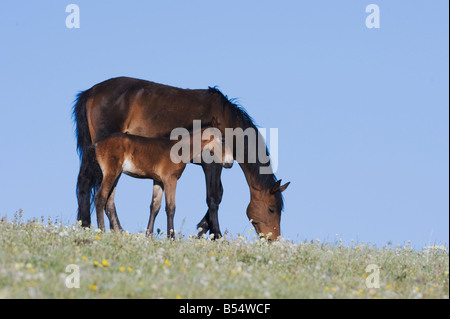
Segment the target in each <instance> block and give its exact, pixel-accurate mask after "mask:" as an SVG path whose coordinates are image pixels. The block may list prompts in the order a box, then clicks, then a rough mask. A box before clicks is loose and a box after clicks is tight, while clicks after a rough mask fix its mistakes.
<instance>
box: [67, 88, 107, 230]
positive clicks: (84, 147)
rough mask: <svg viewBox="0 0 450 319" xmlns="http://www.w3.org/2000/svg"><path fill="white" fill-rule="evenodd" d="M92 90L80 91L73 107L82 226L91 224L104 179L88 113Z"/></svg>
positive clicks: (79, 215) (79, 207)
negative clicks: (94, 206)
mask: <svg viewBox="0 0 450 319" xmlns="http://www.w3.org/2000/svg"><path fill="white" fill-rule="evenodd" d="M90 94H91V90H90V89H89V90H86V91H83V92H80V93H79V94H78V95H77V98H76V100H75V104H74V107H73V118H74V121H75V124H76V131H75V134H76V137H77V150H78V156H79V157H80V161H81V165H80V173H79V174H78V181H77V199H78V217H77V219H78V220H81V222H82V226H84V227H88V226H90V224H91V211H92V209H91V207H93V205H92V203H93V199H94V196H95V193H96V191H97V189H98V187H99V186H100V184H101V181H102V172H101V170H100V166H99V165H98V163H97V160H96V158H95V148H94V147H93V145H92V141H91V134H90V133H89V125H88V121H87V115H86V102H87V100H88V98H89V96H90Z"/></svg>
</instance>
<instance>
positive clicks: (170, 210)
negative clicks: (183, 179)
mask: <svg viewBox="0 0 450 319" xmlns="http://www.w3.org/2000/svg"><path fill="white" fill-rule="evenodd" d="M176 187H177V179H176V178H171V179H170V180H168V181H164V191H165V192H166V213H167V237H169V238H174V237H175V231H174V230H175V228H174V227H173V217H174V216H175V191H176Z"/></svg>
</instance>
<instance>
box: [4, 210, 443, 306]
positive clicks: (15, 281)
mask: <svg viewBox="0 0 450 319" xmlns="http://www.w3.org/2000/svg"><path fill="white" fill-rule="evenodd" d="M252 235H253V232H252V233H249V235H248V236H247V237H245V236H238V237H233V236H230V235H227V237H225V238H222V239H220V240H215V241H212V240H210V239H207V238H202V239H196V238H195V237H194V236H184V235H183V236H182V235H179V234H178V235H177V237H178V239H176V240H167V239H165V236H164V235H161V236H160V237H157V238H155V239H153V240H151V239H149V238H147V237H145V235H143V234H129V233H120V234H116V233H111V232H106V233H101V232H98V231H96V230H91V229H80V227H78V226H65V225H62V224H59V223H53V222H50V221H48V222H44V221H43V220H40V221H29V222H22V221H20V218H18V217H16V219H15V220H14V221H6V220H5V219H3V221H2V222H0V298H448V297H449V254H448V251H447V248H446V247H442V246H441V247H435V246H433V247H429V248H428V249H424V250H423V251H416V250H414V249H412V248H410V247H409V245H408V244H406V245H405V246H402V247H390V246H387V247H383V248H381V249H380V248H376V247H370V246H367V245H362V244H360V243H352V245H351V246H344V245H342V244H341V243H340V242H339V240H337V241H336V243H320V242H318V241H315V242H306V243H299V244H295V243H292V242H290V241H288V240H283V239H282V240H280V241H276V242H273V243H270V244H269V243H267V242H266V241H265V240H259V239H254V238H249V237H250V236H252ZM70 264H73V265H76V267H78V269H79V278H80V288H71V289H70V288H67V287H66V280H68V276H69V275H71V271H68V272H66V267H67V266H68V265H70ZM369 264H375V265H377V266H378V267H379V285H380V287H379V288H367V286H366V281H370V279H371V276H373V275H374V274H375V273H372V272H370V271H369V272H366V267H367V266H368V265H369ZM69 279H70V278H69Z"/></svg>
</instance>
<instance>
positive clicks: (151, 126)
mask: <svg viewBox="0 0 450 319" xmlns="http://www.w3.org/2000/svg"><path fill="white" fill-rule="evenodd" d="M74 117H75V121H76V130H77V139H78V151H79V154H80V158H81V167H80V173H79V175H78V182H77V197H78V219H79V220H81V222H82V225H83V226H85V227H88V226H89V225H90V222H91V218H90V206H91V205H90V202H91V200H92V198H93V194H95V191H96V190H97V189H98V187H99V185H100V182H101V176H102V174H101V170H100V168H99V165H98V163H97V161H96V160H95V152H93V151H90V150H89V147H90V146H91V145H92V144H93V143H95V142H97V141H99V140H102V139H104V138H106V137H108V136H110V135H111V134H113V133H118V132H122V133H129V134H133V135H139V136H144V137H158V136H166V135H167V134H169V133H170V132H171V131H172V130H173V129H174V128H178V127H184V128H190V127H192V123H193V120H201V121H202V122H207V121H209V120H210V119H211V118H212V117H216V118H217V119H218V121H219V122H220V125H219V129H220V130H221V131H225V128H233V129H235V128H241V129H243V130H246V129H248V128H250V129H253V130H255V131H257V128H256V125H255V124H254V122H253V120H252V119H251V117H250V116H249V115H248V114H247V113H246V112H245V110H244V109H243V108H242V107H240V106H238V105H236V104H235V103H233V102H232V101H230V100H229V99H228V98H227V97H226V96H224V95H223V94H222V93H221V92H220V91H219V90H217V89H216V88H209V89H207V90H191V89H180V88H176V87H171V86H167V85H162V84H158V83H154V82H149V81H145V80H140V79H134V78H127V77H119V78H113V79H109V80H106V81H104V82H101V83H99V84H97V85H95V86H93V87H92V88H90V89H89V90H86V91H84V92H81V93H80V94H79V95H78V97H77V101H76V104H75V106H74ZM258 134H259V133H258ZM261 140H262V139H257V142H256V143H257V144H258V143H261V142H260V141H261ZM249 144H250V143H249V142H248V141H247V139H246V140H245V143H244V146H245V150H246V151H249V152H250V151H251V150H253V149H257V148H258V145H256V148H253V147H252V146H251V145H249ZM263 146H264V148H265V145H263ZM235 151H236V150H235V149H233V153H234V155H236V153H235ZM249 152H246V154H248V153H249ZM258 153H259V152H258ZM266 154H268V152H267V149H266ZM247 159H248V157H245V158H244V160H242V161H240V162H239V165H240V166H241V168H242V170H243V172H244V175H245V177H246V180H247V183H248V185H249V188H250V196H251V201H250V204H249V205H248V208H247V215H248V217H249V219H251V220H252V223H253V224H254V226H255V229H256V231H257V232H258V233H259V234H261V233H263V234H268V233H271V234H272V238H276V237H277V236H279V235H280V218H281V211H282V208H283V199H282V195H281V192H282V191H284V190H285V189H286V187H287V186H288V184H289V183H287V184H285V185H283V186H281V183H280V180H277V178H276V177H275V175H274V174H273V173H269V174H261V173H260V168H261V167H265V166H269V168H270V163H266V162H264V161H261V160H260V158H259V154H256V161H249V160H247ZM200 164H201V165H202V168H203V171H204V173H205V177H206V188H207V204H208V211H207V213H206V215H205V217H204V218H203V219H202V220H201V221H200V223H199V224H198V228H199V229H200V232H199V235H202V234H204V233H206V232H207V231H208V230H209V231H210V233H211V234H213V235H214V236H215V237H218V236H220V235H221V234H220V229H219V223H218V215H217V212H218V207H219V204H220V202H221V200H222V194H223V188H222V183H221V181H220V175H221V171H222V165H221V164H219V163H204V162H201V163H200ZM108 209H109V210H110V211H111V214H113V215H114V214H115V208H114V206H113V205H111V206H109V207H108V205H107V210H108Z"/></svg>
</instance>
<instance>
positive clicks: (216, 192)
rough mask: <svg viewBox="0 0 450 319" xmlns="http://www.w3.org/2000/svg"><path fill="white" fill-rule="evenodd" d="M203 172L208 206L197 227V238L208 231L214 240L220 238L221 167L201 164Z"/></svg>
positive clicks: (217, 164) (219, 165) (212, 164)
mask: <svg viewBox="0 0 450 319" xmlns="http://www.w3.org/2000/svg"><path fill="white" fill-rule="evenodd" d="M202 168H203V172H204V173H205V178H206V203H207V204H208V211H207V212H206V214H205V217H203V219H202V220H201V221H200V223H199V224H198V225H197V229H200V231H199V232H198V236H199V237H201V236H203V234H206V232H207V231H208V230H209V233H210V234H213V235H214V238H219V237H221V236H222V234H221V233H220V227H219V216H218V210H219V204H220V202H221V201H222V195H223V187H222V182H221V180H220V175H221V174H222V165H221V164H220V163H211V164H206V163H204V164H202Z"/></svg>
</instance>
